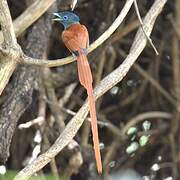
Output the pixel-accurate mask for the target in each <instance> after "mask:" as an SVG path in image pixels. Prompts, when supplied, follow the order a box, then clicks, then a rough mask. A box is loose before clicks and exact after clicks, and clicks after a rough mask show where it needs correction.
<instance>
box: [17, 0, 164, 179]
mask: <svg viewBox="0 0 180 180" xmlns="http://www.w3.org/2000/svg"><path fill="white" fill-rule="evenodd" d="M166 1H167V0H156V1H155V2H154V4H153V6H152V7H151V9H150V10H149V12H148V13H147V15H146V17H145V19H144V21H143V25H144V26H145V30H146V33H147V35H148V36H149V35H150V33H151V31H152V28H153V25H154V23H155V20H156V18H157V16H158V15H159V13H160V12H161V10H162V8H163V6H164V4H165V3H166ZM146 43H147V38H146V37H145V35H144V33H143V31H142V28H139V30H138V32H137V34H136V37H135V40H134V42H133V45H132V47H131V49H130V53H129V55H128V56H127V58H126V59H125V60H124V62H123V63H122V64H121V65H120V66H119V67H118V68H117V69H115V70H114V71H113V72H112V73H111V74H109V75H108V76H106V77H105V78H104V79H103V80H102V81H101V82H100V84H99V85H98V86H97V87H96V88H95V91H94V94H95V97H96V99H97V98H99V97H100V96H102V95H103V94H104V93H105V92H107V91H108V90H109V89H111V88H112V87H113V86H114V85H115V84H117V83H118V82H120V81H121V80H122V79H123V77H124V76H125V75H126V74H127V72H128V71H129V69H130V68H131V66H132V65H133V63H134V62H135V61H136V59H137V58H138V56H139V55H140V53H141V52H142V51H143V49H144V48H145V46H146ZM88 110H89V109H88V103H87V102H86V103H85V104H84V105H83V106H82V107H81V108H80V110H79V111H78V112H77V114H76V115H75V116H74V117H73V118H72V120H71V121H70V122H69V123H68V124H67V126H66V128H65V129H64V131H63V132H62V133H61V135H60V136H59V138H58V139H57V140H56V142H55V143H54V144H53V145H52V146H51V148H50V149H49V150H48V151H47V152H45V153H44V154H42V155H40V156H39V157H38V158H37V159H36V160H35V161H33V162H32V163H31V164H29V165H28V166H26V167H25V168H24V169H23V170H22V171H20V172H19V173H18V175H17V176H16V177H15V179H14V180H26V179H28V178H29V177H31V176H32V175H33V174H34V173H35V172H37V171H39V170H40V169H41V168H43V167H44V166H45V165H46V164H47V163H49V162H50V161H51V159H52V158H54V156H56V155H57V154H58V153H59V152H60V151H61V150H62V149H63V148H64V147H65V146H66V145H67V144H68V143H69V142H70V141H71V140H72V139H73V137H74V136H75V135H76V133H77V131H78V130H79V128H80V127H81V125H82V123H83V121H84V119H85V118H86V116H87V114H88Z"/></svg>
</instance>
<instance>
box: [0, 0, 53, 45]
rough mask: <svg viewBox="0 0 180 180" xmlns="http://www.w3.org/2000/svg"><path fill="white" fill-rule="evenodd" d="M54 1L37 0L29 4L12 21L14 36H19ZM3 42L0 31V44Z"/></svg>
mask: <svg viewBox="0 0 180 180" xmlns="http://www.w3.org/2000/svg"><path fill="white" fill-rule="evenodd" d="M54 2H55V0H46V1H42V0H37V1H35V2H34V3H33V4H32V5H31V6H29V7H28V8H27V9H26V10H25V11H24V12H23V13H22V14H21V15H20V16H19V17H18V18H16V19H15V20H14V21H13V26H14V31H15V34H16V36H19V35H20V34H21V33H22V32H23V31H25V30H26V29H27V28H28V27H29V26H30V25H32V24H33V23H34V22H35V21H36V20H37V19H38V18H39V17H41V15H42V14H43V13H45V12H46V10H47V9H48V8H49V7H50V6H51V5H52V4H53V3H54ZM2 42H3V36H2V32H1V31H0V44H1V43H2Z"/></svg>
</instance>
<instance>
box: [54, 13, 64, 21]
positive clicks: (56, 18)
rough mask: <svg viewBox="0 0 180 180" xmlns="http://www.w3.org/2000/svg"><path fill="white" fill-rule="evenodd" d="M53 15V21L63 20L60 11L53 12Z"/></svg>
mask: <svg viewBox="0 0 180 180" xmlns="http://www.w3.org/2000/svg"><path fill="white" fill-rule="evenodd" d="M53 15H54V16H55V17H54V18H53V19H52V20H53V21H61V20H62V17H61V16H60V15H59V14H58V13H53Z"/></svg>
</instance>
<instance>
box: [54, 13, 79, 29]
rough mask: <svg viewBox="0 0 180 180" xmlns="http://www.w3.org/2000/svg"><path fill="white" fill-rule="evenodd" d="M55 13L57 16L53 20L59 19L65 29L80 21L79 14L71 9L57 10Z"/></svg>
mask: <svg viewBox="0 0 180 180" xmlns="http://www.w3.org/2000/svg"><path fill="white" fill-rule="evenodd" d="M53 15H54V16H55V18H54V19H53V20H54V21H59V22H60V23H61V24H63V26H64V28H65V29H66V28H68V27H69V26H71V25H72V24H76V23H79V16H77V15H76V14H75V13H73V12H70V11H63V12H57V13H53Z"/></svg>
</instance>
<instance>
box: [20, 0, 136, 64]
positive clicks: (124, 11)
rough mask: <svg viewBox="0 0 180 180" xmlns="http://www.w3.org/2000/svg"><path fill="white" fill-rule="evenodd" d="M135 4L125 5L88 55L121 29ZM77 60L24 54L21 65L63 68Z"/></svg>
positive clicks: (128, 1)
mask: <svg viewBox="0 0 180 180" xmlns="http://www.w3.org/2000/svg"><path fill="white" fill-rule="evenodd" d="M133 2H134V0H127V1H126V4H125V5H124V7H123V9H122V11H121V12H120V14H119V16H118V17H117V18H116V19H115V21H114V22H113V23H112V25H111V26H110V27H109V28H108V29H107V30H106V31H105V32H104V33H103V34H102V35H101V36H100V37H99V38H98V39H97V40H96V41H95V42H94V43H92V44H91V45H90V46H89V48H88V53H90V52H92V51H93V50H95V49H96V48H97V47H99V46H100V45H101V44H102V43H103V42H104V41H106V40H107V39H108V38H109V37H110V36H111V34H112V33H113V32H114V31H115V30H116V29H117V28H118V27H119V25H120V24H121V23H122V21H123V19H124V18H125V16H126V15H127V13H128V12H129V10H130V8H131V6H132V4H133ZM75 60H76V59H74V58H73V57H72V56H69V57H66V58H62V59H57V60H44V59H34V58H31V57H28V56H26V55H24V54H23V55H22V58H21V63H25V64H31V65H39V66H46V67H55V66H62V65H65V64H68V63H71V62H73V61H75Z"/></svg>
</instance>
